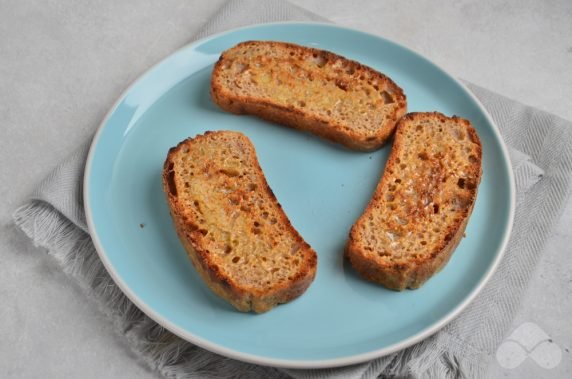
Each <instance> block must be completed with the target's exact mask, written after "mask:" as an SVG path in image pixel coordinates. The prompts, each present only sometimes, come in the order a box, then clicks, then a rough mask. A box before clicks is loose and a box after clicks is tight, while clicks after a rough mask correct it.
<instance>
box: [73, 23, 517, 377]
mask: <svg viewBox="0 0 572 379" xmlns="http://www.w3.org/2000/svg"><path fill="white" fill-rule="evenodd" d="M269 25H277V26H280V25H301V26H302V25H310V26H324V27H329V28H334V29H339V30H342V31H348V32H352V33H358V34H363V35H366V36H368V37H374V38H376V39H381V40H383V41H385V42H389V43H391V44H394V45H397V46H399V47H400V48H402V49H404V50H406V51H407V52H408V53H410V54H413V55H414V56H415V57H416V58H419V59H421V60H422V61H425V62H427V63H429V64H431V65H433V66H435V67H436V68H438V69H439V70H441V72H443V73H444V74H445V75H446V76H447V77H448V78H449V79H451V80H453V81H454V82H455V83H456V84H458V85H459V87H460V88H461V89H462V90H463V91H464V92H465V94H467V95H468V96H469V97H470V98H471V100H473V101H474V103H475V104H476V105H477V106H478V108H479V110H480V111H481V112H482V113H483V115H484V116H485V119H486V121H487V122H488V123H489V124H490V125H491V126H492V131H493V134H494V136H495V138H496V139H497V141H498V143H499V145H500V150H501V154H502V157H503V158H504V164H505V165H506V167H507V171H508V181H509V193H510V204H509V215H508V216H509V217H508V221H507V223H508V225H507V227H506V228H505V230H504V234H503V238H502V241H501V243H500V247H499V248H498V249H497V253H496V256H495V258H494V260H493V262H492V264H491V265H490V266H489V268H488V270H487V271H486V272H485V274H484V276H483V277H482V279H481V280H480V281H479V283H478V284H477V285H476V286H475V287H474V288H473V289H472V290H471V292H470V293H469V294H468V295H467V296H466V297H465V299H464V300H463V301H461V302H460V303H459V304H457V305H456V306H455V307H454V308H453V309H452V310H451V311H450V312H449V313H447V314H446V315H445V316H444V317H442V318H441V319H440V320H438V321H436V322H434V323H433V324H431V325H429V327H427V328H426V329H424V330H422V331H420V332H419V333H417V334H414V335H413V336H410V337H409V338H406V339H404V340H402V341H399V342H397V343H394V344H392V345H389V346H386V347H383V348H380V349H376V350H373V351H369V352H366V353H359V354H354V355H349V356H344V357H338V358H329V359H318V360H296V359H281V358H270V357H264V356H259V355H256V354H251V353H243V352H240V351H237V350H234V349H231V348H227V347H224V346H221V345H219V344H216V343H213V342H211V341H209V340H207V339H205V338H202V337H199V336H196V335H194V334H193V333H190V332H189V331H187V330H185V329H183V328H180V327H178V326H176V325H175V324H174V323H172V322H171V321H169V320H167V319H165V318H163V317H162V316H161V315H159V314H158V312H156V311H155V310H154V309H153V308H151V307H150V306H148V305H147V304H146V303H145V302H144V301H143V300H141V299H140V298H139V297H138V296H137V295H136V294H135V293H134V292H133V291H131V289H130V288H129V286H128V285H127V284H126V283H125V282H124V281H123V279H122V278H121V277H120V276H119V275H118V274H117V272H116V271H115V268H114V266H113V264H112V263H111V261H110V260H109V259H108V257H107V254H106V252H105V249H104V247H103V245H102V244H101V241H100V239H99V235H98V233H97V229H96V225H95V224H94V222H93V215H92V209H91V207H90V202H89V199H90V194H91V192H90V177H91V175H90V174H91V172H92V164H93V160H94V155H95V150H96V147H97V146H98V144H99V140H100V137H101V134H102V132H103V130H104V129H105V126H106V125H107V123H108V121H109V119H110V117H111V116H112V115H113V114H114V113H115V111H116V109H117V107H118V106H119V104H120V103H121V102H122V101H123V100H124V99H125V97H126V96H127V95H128V94H129V93H130V92H131V89H132V88H133V87H134V86H136V85H137V84H138V83H139V82H140V81H141V80H142V79H143V78H144V77H145V76H146V75H147V74H149V73H150V72H151V71H153V70H154V69H155V68H157V67H158V66H160V65H162V64H163V63H164V62H165V61H167V60H168V59H170V58H171V57H172V56H174V55H176V54H178V53H180V52H181V51H183V50H186V49H192V48H193V47H194V46H197V45H200V44H203V43H205V42H207V41H209V40H212V39H215V38H219V37H221V36H224V35H228V34H233V33H235V32H237V31H240V30H245V29H251V28H257V27H261V26H269ZM83 205H84V209H85V215H86V221H87V226H88V231H89V234H90V236H91V239H92V241H93V244H94V246H95V250H96V252H97V254H98V256H99V258H100V259H101V261H102V263H103V265H104V267H105V269H106V270H107V272H108V273H109V275H110V276H111V278H112V279H113V281H114V282H115V283H116V284H117V285H118V287H119V288H120V289H121V291H122V292H123V293H124V294H125V296H127V297H128V298H129V300H130V301H132V302H133V303H134V304H135V305H136V306H137V307H138V308H139V309H140V310H141V311H143V312H144V313H145V314H146V315H147V316H148V317H149V318H151V319H152V320H153V321H155V322H157V323H158V324H159V325H161V326H163V327H165V328H166V329H167V330H169V331H170V332H172V333H173V334H175V335H177V336H179V337H180V338H182V339H184V340H186V341H188V342H190V343H193V344H195V345H197V346H199V347H202V348H204V349H206V350H209V351H211V352H214V353H218V354H221V355H224V356H226V357H229V358H233V359H237V360H240V361H243V362H249V363H255V364H259V365H264V366H273V367H281V368H296V369H316V368H333V367H340V366H347V365H351V364H357V363H362V362H365V361H369V360H372V359H375V358H380V357H383V356H386V355H389V354H391V353H395V352H397V351H400V350H402V349H405V348H407V347H410V346H412V345H414V344H416V343H418V342H420V341H422V340H424V339H425V338H427V337H430V336H431V335H433V334H435V333H436V332H438V331H439V330H441V329H442V328H443V327H444V326H446V325H447V324H448V323H450V322H451V321H452V320H453V319H455V318H456V317H457V316H458V315H459V314H460V313H461V312H462V311H463V310H464V309H465V308H466V307H467V306H468V305H469V304H470V303H471V302H472V301H473V300H474V299H475V297H476V296H477V295H478V294H479V293H480V292H481V290H482V289H483V288H484V286H485V285H486V284H487V283H488V281H489V280H490V278H491V277H492V275H493V274H494V272H495V271H496V270H497V268H498V265H499V263H500V261H501V260H502V258H503V256H504V254H505V252H506V248H507V245H508V241H509V239H510V236H511V233H512V228H513V223H514V217H515V208H516V188H515V179H514V172H513V169H512V165H511V164H510V157H509V153H508V148H507V146H506V144H505V142H504V140H503V138H502V136H501V134H500V131H499V128H498V126H497V124H496V123H495V121H494V120H493V118H492V117H491V115H490V114H489V112H488V111H487V110H486V108H485V107H484V106H483V104H482V103H481V102H480V101H479V99H478V98H477V97H476V96H475V95H474V94H473V93H472V92H471V91H470V90H469V89H468V88H467V86H466V85H465V84H464V83H463V82H461V81H460V80H458V79H457V78H455V77H454V76H453V75H451V74H450V73H449V72H448V71H447V70H445V69H444V68H443V67H441V66H440V65H438V64H436V63H435V62H433V61H432V60H430V59H429V58H427V57H425V56H424V55H422V54H420V53H418V52H417V51H415V50H413V49H411V48H409V47H407V46H405V45H403V44H402V43H398V42H395V41H393V40H391V39H388V38H385V37H382V36H379V35H376V34H373V33H369V32H364V31H361V30H358V29H354V28H348V27H344V26H340V25H336V24H332V23H328V22H314V21H280V22H264V23H256V24H250V25H246V26H242V27H238V28H232V29H229V30H225V31H223V32H219V33H215V34H211V35H209V36H208V37H205V38H200V39H197V40H195V41H192V42H190V43H188V44H186V45H184V46H182V47H180V48H178V49H176V50H175V51H173V52H171V53H169V54H168V55H166V56H165V57H163V58H161V59H160V60H159V61H158V62H157V63H155V64H153V65H152V66H151V67H149V68H147V69H146V70H145V71H144V72H143V73H141V74H140V75H138V76H137V77H136V78H135V79H134V80H133V81H132V82H131V84H129V85H128V86H127V88H126V89H125V90H124V91H123V92H122V93H121V94H120V95H119V97H118V98H117V100H116V101H115V102H114V103H113V105H112V106H111V107H110V109H109V111H108V112H107V113H106V115H105V117H104V118H103V120H102V121H101V123H100V124H99V126H98V127H97V130H96V133H95V134H94V137H93V139H92V142H91V144H90V147H89V152H88V155H87V160H86V165H85V171H84V176H83Z"/></svg>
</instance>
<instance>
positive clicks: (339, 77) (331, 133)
mask: <svg viewBox="0 0 572 379" xmlns="http://www.w3.org/2000/svg"><path fill="white" fill-rule="evenodd" d="M211 96H212V98H213V100H214V102H215V103H217V104H218V105H219V106H220V107H221V108H222V109H224V110H226V111H228V112H232V113H235V114H252V115H256V116H258V117H261V118H263V119H266V120H269V121H273V122H276V123H279V124H283V125H286V126H289V127H292V128H296V129H300V130H303V131H308V132H311V133H314V134H316V135H318V136H320V137H323V138H326V139H328V140H331V141H334V142H338V143H341V144H343V145H345V146H346V147H348V148H351V149H356V150H373V149H377V148H379V147H381V146H382V145H383V144H384V143H385V141H387V139H388V138H389V137H390V136H391V134H392V133H393V131H394V129H395V124H396V123H397V121H398V120H399V118H400V117H401V116H403V115H404V114H405V112H406V111H407V103H406V99H405V95H404V94H403V90H402V89H401V88H399V86H397V84H395V83H394V82H393V81H392V80H391V79H390V78H388V77H387V76H385V75H383V74H381V73H380V72H377V71H375V70H374V69H372V68H370V67H367V66H364V65H362V64H360V63H357V62H354V61H352V60H349V59H346V58H344V57H341V56H339V55H336V54H334V53H331V52H328V51H324V50H318V49H313V48H309V47H304V46H299V45H295V44H291V43H284V42H274V41H249V42H242V43H239V44H238V45H236V46H234V47H232V48H230V49H228V50H226V51H224V52H223V53H222V55H221V56H220V59H219V60H218V62H217V63H216V65H215V67H214V70H213V73H212V78H211Z"/></svg>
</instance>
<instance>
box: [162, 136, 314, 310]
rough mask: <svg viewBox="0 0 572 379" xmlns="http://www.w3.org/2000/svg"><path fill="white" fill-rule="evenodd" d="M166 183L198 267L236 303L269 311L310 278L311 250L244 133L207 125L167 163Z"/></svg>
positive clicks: (182, 234) (173, 211)
mask: <svg viewBox="0 0 572 379" xmlns="http://www.w3.org/2000/svg"><path fill="white" fill-rule="evenodd" d="M164 187H165V191H166V193H167V198H168V201H169V204H170V208H171V214H172V216H173V219H174V220H175V224H176V225H177V232H178V233H179V237H180V238H181V240H184V242H186V246H185V247H186V248H187V251H188V252H189V255H190V256H191V260H192V261H193V263H194V265H195V267H197V270H198V271H199V273H201V271H204V272H202V276H203V279H205V281H206V282H207V284H209V286H210V287H211V288H213V287H216V288H213V290H215V292H216V293H218V294H219V295H220V296H222V297H223V298H226V299H227V300H229V301H230V302H231V303H232V304H233V305H235V306H236V307H237V308H238V309H239V310H243V311H249V310H255V311H257V312H263V311H266V310H268V309H270V308H271V307H273V306H274V305H276V304H278V303H281V302H286V301H289V300H291V299H292V298H294V297H297V296H299V295H300V294H301V293H302V292H304V290H305V289H306V288H307V286H308V285H309V284H310V283H311V281H312V280H313V277H314V275H315V270H316V254H315V252H314V251H313V250H312V249H311V248H310V246H309V245H308V244H307V243H306V242H305V241H304V240H303V239H302V237H301V236H300V235H299V234H298V233H297V232H296V230H295V229H294V228H293V227H292V226H291V224H290V222H289V220H288V218H287V217H286V215H285V213H284V211H283V210H282V208H281V206H280V204H279V203H278V202H277V200H276V198H275V197H274V195H273V193H272V191H271V190H270V188H269V186H268V184H267V182H266V179H265V178H264V175H263V173H262V170H261V168H260V166H259V164H258V160H257V158H256V153H255V150H254V147H253V145H252V143H251V142H250V141H249V140H248V138H247V137H246V136H244V135H243V134H241V133H238V132H229V131H224V132H207V133H206V134H205V135H202V136H198V137H196V138H194V139H189V140H186V141H184V142H182V143H181V144H179V145H178V146H177V147H176V148H174V149H172V150H171V152H170V153H169V157H168V158H167V161H166V163H165V170H164ZM184 245H185V243H184Z"/></svg>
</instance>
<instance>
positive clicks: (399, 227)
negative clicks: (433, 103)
mask: <svg viewBox="0 0 572 379" xmlns="http://www.w3.org/2000/svg"><path fill="white" fill-rule="evenodd" d="M481 157H482V153H481V143H480V140H479V137H478V135H477V133H476V132H475V129H473V127H472V126H471V123H470V122H469V121H467V120H464V119H462V118H459V117H455V116H454V117H451V118H449V117H446V116H444V115H442V114H440V113H410V114H408V115H406V116H404V117H403V118H402V119H401V120H400V121H399V123H398V126H397V130H396V133H395V140H394V143H393V148H392V150H391V154H390V156H389V159H388V161H387V164H386V167H385V171H384V173H383V177H382V178H381V181H380V183H379V184H378V186H377V189H376V191H375V194H374V195H373V198H372V199H371V201H370V203H369V205H368V206H367V208H366V210H365V212H364V213H363V215H362V216H361V217H360V218H359V219H358V220H357V222H356V223H355V224H354V225H353V227H352V229H351V232H350V237H349V242H348V244H347V247H346V256H347V258H348V259H349V261H350V262H351V264H352V266H353V267H354V268H355V269H356V271H357V272H359V273H360V274H361V275H362V276H363V277H365V278H366V279H369V280H371V281H373V282H376V283H379V284H381V285H383V286H385V287H387V288H391V289H395V290H403V289H405V288H412V289H413V288H418V287H420V286H421V285H422V284H423V283H424V282H425V281H426V280H427V279H429V278H430V277H431V276H432V275H433V274H435V273H436V272H437V271H439V270H440V269H441V268H442V267H443V266H444V265H445V264H446V263H447V261H448V260H449V258H450V257H451V254H452V253H453V251H454V250H455V248H456V247H457V245H458V244H459V242H460V240H461V238H462V237H463V233H464V231H465V227H466V226H467V222H468V220H469V216H470V215H471V212H472V209H473V204H474V203H475V199H476V196H477V187H478V185H479V182H480V180H481V172H482V171H481Z"/></svg>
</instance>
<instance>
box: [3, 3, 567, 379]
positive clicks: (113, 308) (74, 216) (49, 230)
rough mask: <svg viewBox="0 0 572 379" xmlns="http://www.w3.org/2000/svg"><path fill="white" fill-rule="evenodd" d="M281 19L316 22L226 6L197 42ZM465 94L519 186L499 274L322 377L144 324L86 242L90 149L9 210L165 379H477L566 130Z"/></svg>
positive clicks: (558, 179)
mask: <svg viewBox="0 0 572 379" xmlns="http://www.w3.org/2000/svg"><path fill="white" fill-rule="evenodd" d="M285 20H297V21H323V19H321V18H320V17H318V16H316V15H314V14H312V13H309V12H307V11H305V10H303V9H300V8H298V7H296V6H293V5H291V4H289V3H287V2H282V1H279V0H273V1H265V2H259V1H254V0H232V1H229V2H228V3H226V4H225V5H224V6H223V7H222V8H221V9H220V11H219V12H218V13H217V14H216V15H215V17H214V18H213V19H212V20H211V21H210V22H208V23H207V24H206V25H205V26H204V27H203V29H202V31H201V32H200V33H199V35H198V36H197V37H196V38H198V37H203V36H206V35H209V34H212V33H215V32H220V31H222V30H226V29H230V28H234V27H238V26H243V25H247V24H252V23H258V22H272V21H285ZM467 86H468V87H469V89H470V90H471V91H472V92H473V93H474V94H475V95H476V96H477V97H478V98H479V100H480V101H481V102H482V103H483V104H484V106H485V108H486V109H487V110H488V111H489V113H490V114H491V115H492V117H493V119H494V120H495V121H496V123H497V125H498V126H499V129H500V131H501V134H502V135H503V137H504V139H505V141H506V143H507V144H508V145H509V146H510V154H511V161H512V166H513V169H514V171H515V177H516V187H517V210H516V218H515V223H514V229H513V234H512V236H511V239H510V242H509V245H508V248H507V251H506V254H505V256H504V258H503V260H502V262H501V264H500V266H499V268H498V271H497V272H496V273H495V274H494V276H493V277H492V279H491V281H490V282H489V283H488V284H487V286H486V287H485V288H484V290H483V291H482V292H481V293H480V294H479V295H478V297H477V298H476V299H475V301H474V302H473V303H472V304H471V305H470V306H469V307H468V308H467V309H466V310H465V311H464V312H463V313H462V314H461V315H460V316H459V317H457V318H456V319H455V320H454V321H452V322H451V323H450V324H448V325H447V326H446V327H445V328H443V329H442V330H441V331H439V332H438V333H436V334H435V335H433V336H432V337H429V338H427V339H426V340H424V341H422V342H420V343H418V344H417V345H415V346H412V347H410V348H408V349H405V350H403V351H401V352H398V353H395V354H392V355H389V356H386V357H382V358H379V359H376V360H373V361H371V362H367V363H362V364H358V365H354V366H349V367H343V368H335V369H321V370H284V369H275V368H269V367H262V366H256V365H253V364H248V363H243V362H238V361H235V360H232V359H229V358H225V357H221V356H219V355H217V354H214V353H211V352H208V351H206V350H203V349H201V348H199V347H196V346H194V345H192V344H190V343H188V342H186V341H183V340H182V339H180V338H178V337H176V336H175V335H173V334H171V333H170V332H168V331H166V330H165V329H163V328H162V327H161V326H159V325H157V324H156V323H155V322H154V321H152V320H151V319H149V318H148V317H147V316H146V315H145V314H143V313H142V312H141V311H140V310H139V309H137V308H136V307H135V306H134V305H133V304H132V303H131V302H130V301H129V300H128V299H127V297H126V296H125V295H124V294H123V293H122V292H121V291H120V290H119V288H118V287H117V286H116V285H115V283H114V282H113V280H112V279H111V278H110V276H109V274H108V273H107V271H106V270H105V268H104V267H103V264H102V263H101V261H100V260H99V257H98V255H97V253H96V251H95V249H94V247H93V244H92V242H91V239H90V236H89V234H88V230H87V226H86V221H85V214H84V210H83V199H82V178H83V171H84V164H85V159H86V155H87V151H88V148H89V144H90V141H88V142H87V143H86V144H85V145H83V146H81V147H80V148H79V149H78V150H77V151H76V152H75V153H73V154H72V155H71V156H70V157H69V158H68V159H67V160H66V161H64V162H63V163H61V164H60V166H58V167H57V168H56V169H55V170H54V171H53V172H52V173H51V174H49V175H48V177H47V178H46V179H45V180H44V181H43V182H42V183H41V185H40V186H39V188H38V189H37V191H36V192H35V193H34V194H33V196H31V198H30V200H29V201H28V202H27V203H26V204H24V205H23V206H22V207H20V208H19V209H18V210H16V211H15V213H14V220H15V222H16V224H17V225H18V226H19V227H20V228H21V229H22V230H23V231H24V232H25V233H26V234H27V235H28V236H29V237H30V238H31V240H32V241H33V242H34V243H35V244H36V245H37V246H41V247H44V248H47V249H48V251H49V254H50V255H52V256H53V257H54V258H55V259H56V260H57V261H58V262H59V263H60V264H61V267H62V269H63V270H64V271H65V272H67V273H68V274H70V275H72V276H73V277H75V278H76V279H77V282H78V283H79V284H80V285H81V286H82V287H83V288H84V289H85V293H86V296H89V297H91V298H93V299H95V300H96V301H95V303H96V304H98V305H99V308H100V309H101V311H103V312H104V313H106V314H107V315H108V316H109V318H110V320H112V322H113V323H114V324H115V326H116V330H117V332H118V333H119V334H121V335H123V336H125V338H126V340H127V343H128V345H129V346H130V348H131V349H132V350H133V352H134V353H135V355H136V356H137V357H139V359H140V360H141V361H143V362H145V363H146V364H148V365H149V367H151V368H152V369H155V370H157V372H159V373H160V374H161V375H163V376H165V377H168V378H186V377H249V378H250V377H288V376H292V377H297V378H322V377H336V378H375V377H379V376H398V377H403V376H408V377H415V378H423V377H459V376H466V377H471V378H472V377H483V376H485V370H486V367H487V365H488V362H489V360H490V358H491V357H492V356H493V355H494V352H495V349H496V347H497V346H498V344H499V343H500V342H501V341H502V339H503V337H504V335H505V333H506V332H507V329H508V327H509V326H510V323H511V320H512V318H513V317H514V315H515V312H516V311H517V308H518V306H519V303H520V299H521V298H522V295H523V292H524V291H525V289H526V285H527V282H528V281H529V279H530V276H531V273H532V271H533V269H534V267H535V264H536V262H537V261H538V259H539V257H540V255H541V254H542V250H543V246H544V243H545V241H546V239H547V237H548V235H549V232H550V230H551V228H552V227H553V225H554V223H555V222H556V220H557V219H558V217H559V216H560V213H561V211H562V209H563V204H565V202H566V200H567V197H568V195H569V193H570V188H571V182H572V123H570V122H568V121H565V120H563V119H560V118H558V117H556V116H553V115H550V114H547V113H545V112H542V111H539V110H537V109H534V108H531V107H528V106H525V105H522V104H519V103H517V102H514V101H512V100H510V99H507V98H505V97H502V96H500V95H498V94H495V93H492V92H489V91H487V90H485V89H482V88H479V87H477V86H475V85H472V84H469V83H467Z"/></svg>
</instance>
